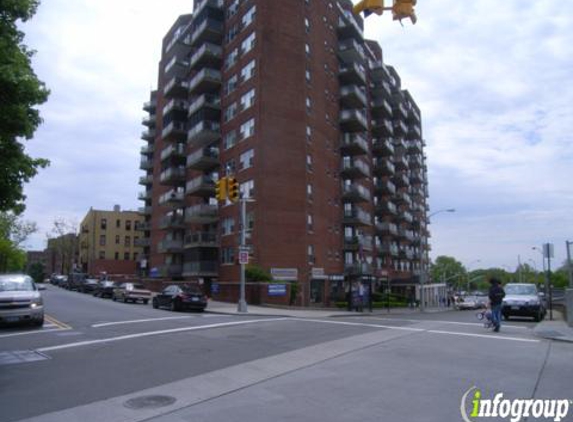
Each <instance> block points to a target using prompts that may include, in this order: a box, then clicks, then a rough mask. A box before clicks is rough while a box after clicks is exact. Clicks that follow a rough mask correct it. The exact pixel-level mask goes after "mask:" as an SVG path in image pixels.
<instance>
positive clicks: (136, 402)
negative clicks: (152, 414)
mask: <svg viewBox="0 0 573 422" xmlns="http://www.w3.org/2000/svg"><path fill="white" fill-rule="evenodd" d="M176 401H177V399H176V398H175V397H171V396H141V397H135V398H133V399H129V400H128V401H126V402H125V403H124V406H125V407H128V408H130V409H154V408H156V407H164V406H169V405H171V404H173V403H175V402H176Z"/></svg>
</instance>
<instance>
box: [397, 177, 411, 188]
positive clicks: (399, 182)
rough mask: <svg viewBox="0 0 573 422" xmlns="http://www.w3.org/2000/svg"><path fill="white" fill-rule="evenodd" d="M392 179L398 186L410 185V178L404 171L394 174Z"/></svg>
mask: <svg viewBox="0 0 573 422" xmlns="http://www.w3.org/2000/svg"><path fill="white" fill-rule="evenodd" d="M393 181H394V183H395V184H396V186H397V187H399V188H404V187H406V186H409V185H410V179H408V176H406V175H405V174H404V173H399V174H395V175H394V179H393Z"/></svg>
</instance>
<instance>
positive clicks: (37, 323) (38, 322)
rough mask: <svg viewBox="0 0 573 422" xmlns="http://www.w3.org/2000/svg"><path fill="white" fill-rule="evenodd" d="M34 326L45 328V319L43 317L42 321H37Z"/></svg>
mask: <svg viewBox="0 0 573 422" xmlns="http://www.w3.org/2000/svg"><path fill="white" fill-rule="evenodd" d="M34 325H35V326H36V327H41V326H43V325H44V317H42V319H39V320H37V321H34Z"/></svg>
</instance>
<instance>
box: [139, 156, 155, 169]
mask: <svg viewBox="0 0 573 422" xmlns="http://www.w3.org/2000/svg"><path fill="white" fill-rule="evenodd" d="M139 168H140V169H141V170H151V169H152V168H153V160H150V159H149V158H147V157H145V156H143V157H141V161H140V162H139Z"/></svg>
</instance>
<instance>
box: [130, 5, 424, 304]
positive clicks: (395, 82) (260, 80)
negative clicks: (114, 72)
mask: <svg viewBox="0 0 573 422" xmlns="http://www.w3.org/2000/svg"><path fill="white" fill-rule="evenodd" d="M351 8H352V2H351V1H350V0H289V1H267V0H225V1H223V0H202V1H197V0H196V1H195V8H194V11H193V14H188V15H182V16H180V17H179V18H178V19H177V20H176V22H175V23H174V25H173V26H172V28H171V29H170V30H169V32H168V33H167V35H166V36H165V38H164V40H163V49H162V58H161V61H160V63H159V77H158V89H157V91H153V92H152V93H151V96H150V100H149V101H148V102H146V103H145V105H144V110H146V111H147V112H148V113H149V116H148V117H145V118H144V121H143V124H144V125H146V126H147V129H146V131H144V132H143V135H142V137H143V139H144V140H146V141H147V145H145V146H144V147H143V149H142V151H141V154H142V160H141V169H143V170H145V171H146V174H145V175H144V176H143V177H142V178H141V180H140V183H141V184H142V185H144V186H145V189H146V190H145V192H143V193H142V194H141V195H140V198H141V199H143V200H144V201H145V206H144V207H143V208H142V209H141V211H142V212H143V213H144V214H145V222H144V224H143V226H142V228H143V229H144V230H145V235H146V240H145V242H144V243H145V246H146V247H145V252H144V257H143V258H144V259H146V262H147V263H148V269H149V271H150V273H151V275H155V276H162V277H167V278H173V279H181V280H198V279H203V280H204V281H206V282H207V285H209V284H210V283H215V282H216V283H217V284H219V286H223V285H225V283H232V282H238V280H239V268H240V266H239V265H238V263H237V255H238V244H239V229H240V227H239V208H240V206H239V205H238V204H231V203H219V204H218V203H217V202H216V201H215V198H214V197H215V181H216V180H217V179H218V178H219V177H222V176H225V175H231V174H232V175H234V176H235V177H236V178H237V179H238V181H239V182H240V190H241V193H242V195H243V197H248V198H252V199H253V200H254V202H251V203H249V204H248V209H247V222H248V223H247V224H248V227H249V229H250V232H249V236H248V243H249V244H250V248H251V252H252V253H251V258H252V261H253V262H254V263H255V264H256V265H258V266H260V267H262V268H264V269H266V270H268V271H269V272H270V273H271V274H272V275H273V276H274V278H275V279H279V280H281V279H282V280H287V281H290V282H295V281H296V282H298V285H299V289H298V290H299V292H300V293H299V298H298V300H299V303H301V304H303V305H305V306H308V305H311V304H312V305H315V304H328V303H330V302H331V301H333V300H336V299H337V298H339V297H341V295H342V296H343V295H344V289H345V288H346V287H347V286H348V281H354V280H360V279H362V280H372V281H373V285H374V288H378V287H380V286H386V285H387V283H388V281H390V283H391V285H392V286H393V287H394V288H398V289H399V288H400V287H399V286H402V287H403V288H406V287H407V286H410V287H411V286H413V285H415V284H417V283H418V279H419V269H420V265H421V262H422V261H423V260H424V259H425V257H426V256H427V253H425V252H424V249H425V246H424V245H427V237H428V236H429V233H428V230H427V227H426V226H427V211H428V209H427V202H426V199H427V196H428V194H427V178H426V166H425V161H424V152H423V147H424V142H423V140H422V131H421V119H420V111H419V109H418V107H417V105H416V104H415V102H414V100H413V98H412V96H411V95H410V94H409V92H408V91H406V90H404V89H403V88H402V86H401V81H400V77H399V75H398V73H397V72H396V70H395V69H394V68H393V67H391V66H388V65H386V64H384V63H383V59H382V50H381V48H380V46H379V45H378V44H377V43H376V42H374V41H369V40H365V39H364V37H363V21H362V19H361V18H360V17H358V16H354V15H353V14H352V13H351ZM219 286H218V287H219ZM405 286H406V287H405ZM408 288H409V287H408Z"/></svg>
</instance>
